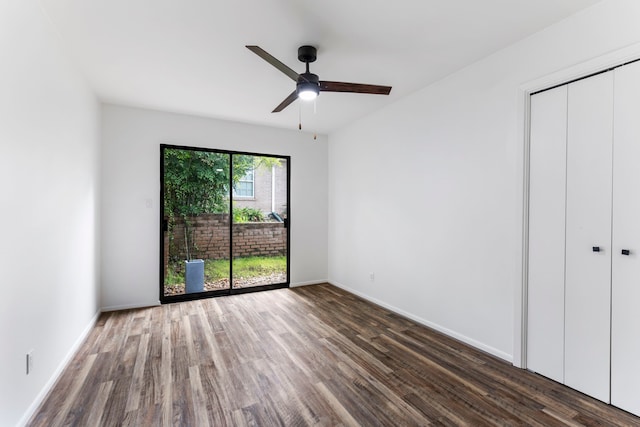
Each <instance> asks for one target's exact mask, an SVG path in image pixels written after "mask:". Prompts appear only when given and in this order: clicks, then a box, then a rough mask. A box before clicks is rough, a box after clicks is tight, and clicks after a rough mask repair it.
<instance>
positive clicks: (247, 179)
mask: <svg viewBox="0 0 640 427" xmlns="http://www.w3.org/2000/svg"><path fill="white" fill-rule="evenodd" d="M253 178H254V171H253V169H251V170H250V171H249V172H247V173H246V174H245V176H243V177H242V178H240V181H238V182H237V183H236V185H235V188H234V189H233V195H234V196H235V197H246V198H253V197H254V193H253V188H254V179H253Z"/></svg>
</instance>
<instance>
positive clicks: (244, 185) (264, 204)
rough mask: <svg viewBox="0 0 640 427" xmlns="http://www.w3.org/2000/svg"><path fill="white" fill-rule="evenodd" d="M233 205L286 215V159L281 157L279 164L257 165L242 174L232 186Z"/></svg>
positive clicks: (265, 212)
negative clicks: (238, 180) (269, 165)
mask: <svg viewBox="0 0 640 427" xmlns="http://www.w3.org/2000/svg"><path fill="white" fill-rule="evenodd" d="M233 206H234V207H235V208H244V207H248V208H253V209H260V210H261V211H262V212H263V213H264V214H265V215H266V214H269V213H271V212H276V213H277V214H278V215H280V216H283V217H284V216H286V214H287V161H286V160H285V159H281V161H280V166H273V167H257V168H255V169H253V170H251V171H249V172H248V173H247V174H246V175H245V176H243V177H242V179H241V180H240V182H239V183H237V184H236V186H235V188H234V191H233Z"/></svg>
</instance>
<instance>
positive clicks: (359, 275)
mask: <svg viewBox="0 0 640 427" xmlns="http://www.w3.org/2000/svg"><path fill="white" fill-rule="evenodd" d="M638 22H640V2H638V1H635V0H610V1H609V0H608V1H603V2H601V3H598V4H596V5H595V6H593V7H591V8H589V9H587V10H585V11H583V12H582V13H579V14H577V15H574V16H572V17H570V18H568V19H567V20H565V21H563V22H560V23H558V24H557V25H554V26H552V27H549V28H548V29H546V30H544V31H542V32H540V33H538V34H536V35H534V36H532V37H529V38H528V39H525V40H523V41H521V42H519V43H517V44H515V45H512V46H511V47H509V48H507V49H505V50H503V51H500V52H498V53H496V54H494V55H492V56H490V57H488V58H486V59H484V60H482V61H479V62H478V63H475V64H473V65H471V66H469V67H467V68H465V69H463V70H461V71H459V72H457V73H455V74H453V75H451V76H449V77H447V78H445V79H443V80H442V81H440V82H438V83H436V84H433V85H431V86H429V87H427V88H425V89H423V90H422V91H420V92H418V93H416V94H414V95H412V96H409V97H407V98H404V99H402V100H400V101H399V102H397V103H395V104H393V105H391V106H390V107H388V108H385V109H384V110H382V111H379V112H377V113H375V114H373V115H370V116H368V117H366V118H364V119H362V120H360V121H359V122H356V123H355V124H353V125H351V126H349V127H347V128H345V129H343V130H341V131H339V132H336V133H335V134H331V135H330V138H329V280H330V281H331V282H332V283H334V284H337V285H339V286H342V287H345V288H348V289H350V290H352V291H354V292H356V293H358V294H360V295H362V296H365V297H366V298H369V299H372V300H374V301H377V302H378V303H381V304H382V305H386V306H388V307H391V308H393V309H395V310H398V311H400V312H403V313H405V314H407V315H409V316H410V317H413V318H414V319H416V320H419V321H421V322H423V323H426V324H429V325H431V326H434V327H436V328H438V329H440V330H443V331H445V332H447V333H449V334H451V335H453V336H455V337H458V338H460V339H462V340H464V341H466V342H469V343H471V344H473V345H476V346H478V347H480V348H482V349H484V350H486V351H489V352H491V353H493V354H495V355H497V356H499V357H502V358H504V359H507V360H511V359H512V358H513V355H514V338H513V337H514V324H516V323H517V322H515V321H514V306H515V304H514V301H515V300H517V297H518V293H519V287H520V286H521V256H522V255H521V254H522V251H521V245H522V237H521V233H522V198H523V191H522V188H523V184H522V183H523V167H522V164H523V146H524V145H523V143H524V130H523V125H522V123H523V116H524V114H525V113H524V107H523V103H524V97H523V94H522V89H521V88H522V87H525V86H527V85H528V82H531V81H533V80H536V79H541V78H543V77H544V76H546V75H549V74H552V73H556V72H558V71H559V70H563V69H567V68H570V67H575V66H576V64H579V63H581V62H583V61H587V60H590V59H592V58H595V57H598V56H600V55H604V54H607V53H609V52H611V51H612V50H615V49H620V48H623V47H625V46H628V45H630V44H632V43H636V42H638V41H640V26H639V25H638ZM638 56H639V57H640V54H639V55H638ZM345 183H348V185H345ZM370 272H374V273H375V280H374V281H373V282H371V281H370V279H369V273H370ZM515 353H517V351H515Z"/></svg>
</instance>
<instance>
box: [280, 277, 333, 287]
mask: <svg viewBox="0 0 640 427" xmlns="http://www.w3.org/2000/svg"><path fill="white" fill-rule="evenodd" d="M321 283H329V281H328V280H327V279H319V280H311V281H308V282H296V283H290V284H289V287H291V288H297V287H298V286H308V285H319V284H321Z"/></svg>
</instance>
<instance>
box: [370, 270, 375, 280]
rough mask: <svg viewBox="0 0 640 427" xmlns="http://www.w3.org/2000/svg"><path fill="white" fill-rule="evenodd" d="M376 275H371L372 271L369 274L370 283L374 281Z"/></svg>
mask: <svg viewBox="0 0 640 427" xmlns="http://www.w3.org/2000/svg"><path fill="white" fill-rule="evenodd" d="M375 278H376V275H375V274H373V271H372V272H371V273H369V280H371V281H372V282H373V281H374V280H375Z"/></svg>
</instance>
